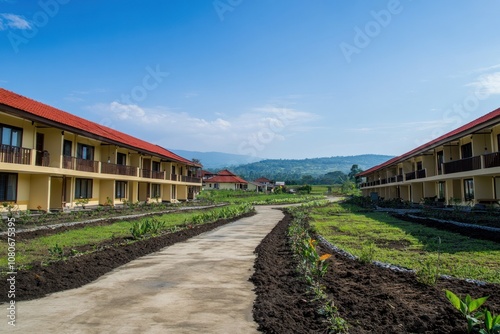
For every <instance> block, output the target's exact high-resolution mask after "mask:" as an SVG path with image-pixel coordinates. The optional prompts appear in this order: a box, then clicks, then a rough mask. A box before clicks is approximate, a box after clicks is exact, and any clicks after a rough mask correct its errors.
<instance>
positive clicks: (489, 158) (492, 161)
mask: <svg viewBox="0 0 500 334" xmlns="http://www.w3.org/2000/svg"><path fill="white" fill-rule="evenodd" d="M483 158H484V168H491V167H500V152H495V153H490V154H485V155H483Z"/></svg>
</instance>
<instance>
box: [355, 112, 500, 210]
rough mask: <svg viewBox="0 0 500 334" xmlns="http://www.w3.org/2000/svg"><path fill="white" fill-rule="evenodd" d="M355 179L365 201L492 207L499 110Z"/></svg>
mask: <svg viewBox="0 0 500 334" xmlns="http://www.w3.org/2000/svg"><path fill="white" fill-rule="evenodd" d="M357 177H358V178H360V179H361V190H362V192H363V195H365V196H372V197H381V198H385V199H396V198H397V199H402V200H405V201H410V202H414V203H419V202H422V201H424V200H434V201H435V202H438V203H443V204H448V205H449V204H462V205H465V204H472V205H474V204H478V203H482V204H498V203H499V201H500V108H499V109H496V110H494V111H492V112H490V113H488V114H486V115H484V116H482V117H479V118H478V119H475V120H473V121H472V122H470V123H468V124H465V125H463V126H461V127H459V128H457V129H455V130H453V131H450V132H449V133H446V134H444V135H442V136H440V137H438V138H436V139H434V140H432V141H430V142H428V143H425V144H423V145H421V146H419V147H416V148H415V149H413V150H411V151H409V152H407V153H404V154H402V155H400V156H398V157H395V158H393V159H390V160H388V161H386V162H384V163H382V164H381V165H378V166H375V167H373V168H370V169H368V170H366V171H364V172H362V173H360V174H358V175H357Z"/></svg>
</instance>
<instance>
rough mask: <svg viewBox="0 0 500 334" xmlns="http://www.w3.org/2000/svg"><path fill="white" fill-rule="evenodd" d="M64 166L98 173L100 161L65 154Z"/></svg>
mask: <svg viewBox="0 0 500 334" xmlns="http://www.w3.org/2000/svg"><path fill="white" fill-rule="evenodd" d="M63 168H65V169H74V170H79V171H81V172H90V173H98V172H99V161H95V160H87V159H81V158H75V157H68V156H63Z"/></svg>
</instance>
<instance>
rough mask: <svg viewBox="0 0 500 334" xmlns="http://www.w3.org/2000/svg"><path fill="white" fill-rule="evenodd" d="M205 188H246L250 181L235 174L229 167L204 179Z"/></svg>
mask: <svg viewBox="0 0 500 334" xmlns="http://www.w3.org/2000/svg"><path fill="white" fill-rule="evenodd" d="M203 185H204V189H205V190H211V189H226V190H246V189H247V186H248V182H247V181H245V180H243V179H242V178H241V177H239V176H237V175H235V174H233V173H232V172H230V171H229V170H227V169H224V170H221V171H219V172H218V173H217V174H216V175H214V176H211V177H208V178H206V179H204V180H203Z"/></svg>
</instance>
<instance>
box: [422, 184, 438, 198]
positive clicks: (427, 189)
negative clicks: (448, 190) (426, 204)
mask: <svg viewBox="0 0 500 334" xmlns="http://www.w3.org/2000/svg"><path fill="white" fill-rule="evenodd" d="M423 187H424V194H423V195H424V196H423V197H434V196H437V184H436V182H424V183H423Z"/></svg>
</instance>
